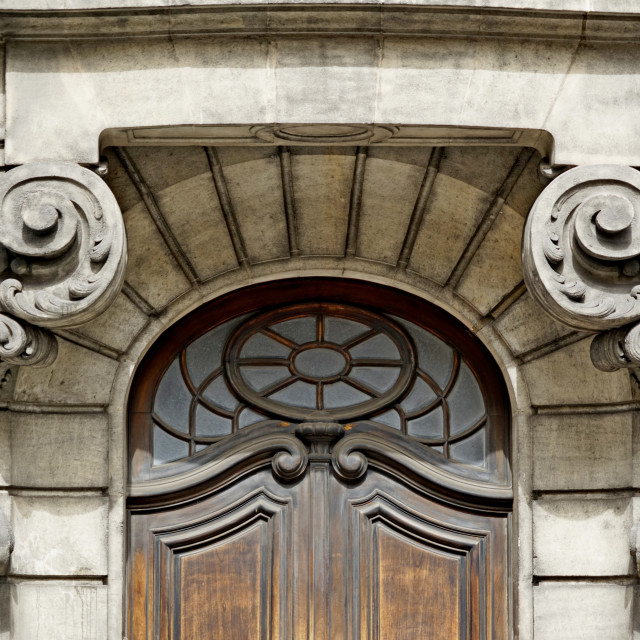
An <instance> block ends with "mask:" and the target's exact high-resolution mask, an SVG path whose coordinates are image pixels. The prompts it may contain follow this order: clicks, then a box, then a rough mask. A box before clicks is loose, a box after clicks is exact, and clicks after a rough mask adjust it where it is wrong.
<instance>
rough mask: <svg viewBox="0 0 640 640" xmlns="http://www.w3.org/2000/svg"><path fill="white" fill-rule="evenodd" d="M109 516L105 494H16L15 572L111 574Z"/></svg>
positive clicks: (74, 574)
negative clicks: (109, 566)
mask: <svg viewBox="0 0 640 640" xmlns="http://www.w3.org/2000/svg"><path fill="white" fill-rule="evenodd" d="M107 518H108V499H107V498H104V497H99V496H95V497H86V496H69V497H67V496H46V497H40V496H15V497H14V502H13V531H14V537H15V548H14V551H13V555H12V556H11V573H12V574H15V575H33V576H47V575H54V576H104V575H106V574H107Z"/></svg>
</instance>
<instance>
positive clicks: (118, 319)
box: [73, 293, 149, 353]
mask: <svg viewBox="0 0 640 640" xmlns="http://www.w3.org/2000/svg"><path fill="white" fill-rule="evenodd" d="M148 320H149V318H148V316H147V315H146V314H145V313H144V312H143V311H141V310H140V309H139V308H138V307H137V306H136V305H135V304H134V303H133V302H132V301H131V300H129V298H127V296H125V295H124V294H123V293H120V294H119V295H118V297H117V298H116V299H115V300H114V301H113V304H112V305H111V306H110V307H109V308H108V309H107V310H106V311H105V312H104V313H102V314H101V315H99V316H98V317H97V318H96V319H95V320H92V321H91V322H89V323H87V324H83V325H82V326H81V327H76V328H75V329H73V331H74V332H75V333H79V334H80V335H83V336H86V337H87V338H91V339H92V340H95V341H96V342H98V343H100V344H102V345H104V346H107V347H111V348H112V349H115V350H116V351H119V352H121V353H123V352H125V351H126V350H127V349H128V348H129V345H130V344H131V343H132V342H133V340H134V339H135V337H136V336H137V335H138V334H139V333H140V331H142V329H143V328H144V327H145V325H146V324H147V322H148Z"/></svg>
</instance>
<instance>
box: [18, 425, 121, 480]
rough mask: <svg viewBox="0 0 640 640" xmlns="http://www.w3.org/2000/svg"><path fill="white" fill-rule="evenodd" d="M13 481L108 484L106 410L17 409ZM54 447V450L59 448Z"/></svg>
mask: <svg viewBox="0 0 640 640" xmlns="http://www.w3.org/2000/svg"><path fill="white" fill-rule="evenodd" d="M11 450H12V452H13V455H12V463H13V468H12V478H13V484H14V485H17V486H20V487H55V488H69V487H83V488H91V487H106V486H107V484H108V482H109V476H108V460H109V439H108V420H107V416H106V414H101V415H95V414H47V413H40V414H28V413H14V414H13V416H12V419H11ZM54 452H55V453H54Z"/></svg>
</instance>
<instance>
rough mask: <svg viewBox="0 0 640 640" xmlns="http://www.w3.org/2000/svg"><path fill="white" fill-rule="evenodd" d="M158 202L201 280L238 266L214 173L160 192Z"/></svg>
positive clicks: (196, 177)
mask: <svg viewBox="0 0 640 640" xmlns="http://www.w3.org/2000/svg"><path fill="white" fill-rule="evenodd" d="M156 199H157V201H158V205H159V207H160V210H161V212H162V215H163V216H164V218H165V219H166V221H167V223H168V225H169V227H171V231H172V232H173V234H174V235H175V237H176V240H177V241H178V243H179V245H180V248H181V249H182V250H183V251H184V253H185V254H186V256H187V257H188V259H189V260H190V261H191V264H192V265H193V267H194V269H195V271H196V273H197V274H198V276H199V277H200V278H201V279H203V280H206V279H209V278H211V277H213V276H215V275H216V274H217V273H222V272H224V271H229V270H230V269H234V268H235V267H237V266H238V262H237V260H236V255H235V253H234V250H233V245H232V244H231V238H230V237H229V232H228V231H227V225H226V223H225V220H224V217H223V216H222V211H221V209H220V204H219V201H218V194H217V192H216V189H215V185H214V182H213V178H212V177H211V171H207V172H206V173H203V174H201V175H199V176H195V177H193V178H189V179H188V180H185V181H184V182H180V183H178V184H175V185H173V186H171V187H169V188H167V189H165V190H164V191H161V192H159V193H158V194H157V196H156Z"/></svg>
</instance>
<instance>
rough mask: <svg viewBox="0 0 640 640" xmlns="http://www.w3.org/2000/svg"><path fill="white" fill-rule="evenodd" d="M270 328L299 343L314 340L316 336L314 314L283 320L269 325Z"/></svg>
mask: <svg viewBox="0 0 640 640" xmlns="http://www.w3.org/2000/svg"><path fill="white" fill-rule="evenodd" d="M271 328H272V329H273V330H274V331H275V332H276V333H279V334H280V335H281V336H283V337H285V338H288V339H289V340H291V341H293V342H295V343H296V344H300V345H302V344H305V343H306V342H315V341H316V337H317V333H316V317H315V316H303V317H302V318H294V319H293V320H285V321H284V322H278V323H277V324H274V325H271Z"/></svg>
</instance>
